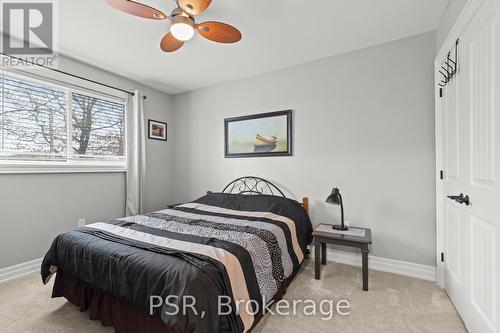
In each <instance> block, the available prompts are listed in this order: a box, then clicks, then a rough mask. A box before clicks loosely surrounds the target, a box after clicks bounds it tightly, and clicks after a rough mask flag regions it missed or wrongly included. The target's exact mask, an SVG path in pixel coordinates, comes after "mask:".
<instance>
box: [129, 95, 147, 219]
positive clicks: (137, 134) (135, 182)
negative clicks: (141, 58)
mask: <svg viewBox="0 0 500 333" xmlns="http://www.w3.org/2000/svg"><path fill="white" fill-rule="evenodd" d="M126 124H127V189H126V195H127V199H126V211H125V214H126V216H132V215H138V214H142V213H144V210H145V202H146V198H145V187H146V184H145V181H146V143H145V136H144V110H143V94H142V93H141V92H140V91H139V90H136V91H134V95H133V96H130V97H129V101H128V108H127V122H126Z"/></svg>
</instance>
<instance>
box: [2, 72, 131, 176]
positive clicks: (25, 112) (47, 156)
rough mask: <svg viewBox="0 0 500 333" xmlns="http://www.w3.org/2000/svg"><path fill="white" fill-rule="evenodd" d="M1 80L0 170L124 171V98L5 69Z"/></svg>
mask: <svg viewBox="0 0 500 333" xmlns="http://www.w3.org/2000/svg"><path fill="white" fill-rule="evenodd" d="M0 80H1V82H0V85H1V86H0V88H1V91H0V167H2V169H4V170H5V167H8V168H10V169H12V168H13V166H20V167H21V168H23V167H24V168H25V167H26V166H31V167H32V166H33V165H38V166H49V167H64V168H68V167H69V168H71V167H76V168H77V167H90V168H92V167H99V168H102V167H103V166H106V167H109V168H115V169H116V168H122V169H123V168H124V167H125V109H126V108H125V102H124V100H122V99H119V98H110V97H108V96H104V95H103V96H100V95H95V94H94V93H89V92H86V91H83V90H82V89H80V90H79V89H74V88H73V87H72V86H63V85H55V84H52V83H50V82H48V81H40V80H38V79H34V78H32V77H29V76H24V75H19V74H14V73H10V72H6V71H4V72H0ZM0 171H1V170H0Z"/></svg>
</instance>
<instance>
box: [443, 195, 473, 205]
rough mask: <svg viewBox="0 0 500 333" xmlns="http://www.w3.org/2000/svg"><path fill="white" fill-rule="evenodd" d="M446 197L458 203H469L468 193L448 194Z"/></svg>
mask: <svg viewBox="0 0 500 333" xmlns="http://www.w3.org/2000/svg"><path fill="white" fill-rule="evenodd" d="M448 198H450V199H451V200H454V201H456V202H458V203H459V204H465V205H466V206H469V205H470V198H469V196H468V195H466V196H464V194H463V193H460V194H459V195H449V196H448Z"/></svg>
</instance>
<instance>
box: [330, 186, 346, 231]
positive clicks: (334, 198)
mask: <svg viewBox="0 0 500 333" xmlns="http://www.w3.org/2000/svg"><path fill="white" fill-rule="evenodd" d="M326 202H327V203H329V204H332V205H339V206H340V220H341V224H340V225H334V226H333V229H335V230H342V231H345V230H348V229H349V228H348V227H346V226H345V224H344V204H343V203H342V195H341V194H340V191H339V189H338V188H336V187H335V188H334V189H333V190H332V193H331V194H330V195H329V196H328V198H326Z"/></svg>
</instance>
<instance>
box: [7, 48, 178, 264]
mask: <svg viewBox="0 0 500 333" xmlns="http://www.w3.org/2000/svg"><path fill="white" fill-rule="evenodd" d="M59 68H60V69H62V70H66V71H68V72H71V73H74V74H77V75H81V76H83V77H87V78H91V79H94V80H97V81H101V82H105V83H107V84H111V85H115V86H118V87H121V88H123V89H127V90H134V89H137V88H138V89H141V90H142V91H144V93H145V94H146V95H147V97H148V98H147V100H146V102H145V104H144V112H145V115H146V118H147V119H148V118H151V119H155V120H160V121H167V122H169V125H171V124H170V120H171V116H172V108H171V97H170V96H169V95H167V94H164V93H162V92H159V91H157V90H154V89H152V88H149V87H145V86H142V85H140V84H139V83H136V82H132V81H130V80H127V79H125V78H122V77H120V76H117V75H113V74H110V73H108V72H105V71H102V70H100V69H97V68H94V67H91V66H89V65H85V64H83V63H80V62H78V61H74V60H72V59H69V58H65V57H61V58H60V59H59ZM146 153H147V175H146V182H147V184H146V186H147V197H146V207H147V210H149V211H152V210H158V209H160V208H162V207H165V205H166V204H167V203H169V202H170V201H171V197H170V193H171V192H172V191H171V183H170V180H171V178H172V177H171V173H172V167H171V160H172V155H173V151H172V145H171V142H162V141H156V140H147V142H146ZM124 209H125V174H124V173H105V174H103V173H86V174H29V175H25V174H17V175H12V174H9V175H5V174H3V175H2V174H0V223H1V225H2V231H1V232H0V268H3V267H8V266H11V265H15V264H19V263H22V262H25V261H28V260H32V259H36V258H40V257H42V256H43V255H44V254H45V251H46V250H47V248H48V246H49V245H50V243H51V241H52V239H53V238H54V237H55V236H56V235H57V234H59V233H61V232H63V231H65V230H68V229H72V228H75V227H76V224H77V219H79V218H85V219H86V220H87V223H89V222H95V221H102V220H109V219H113V218H116V217H120V216H123V215H124Z"/></svg>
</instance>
